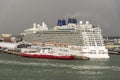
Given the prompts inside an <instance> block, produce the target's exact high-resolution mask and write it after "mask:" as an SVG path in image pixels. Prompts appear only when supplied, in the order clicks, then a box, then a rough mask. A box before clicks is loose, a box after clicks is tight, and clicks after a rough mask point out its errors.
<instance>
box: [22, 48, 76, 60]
mask: <svg viewBox="0 0 120 80" xmlns="http://www.w3.org/2000/svg"><path fill="white" fill-rule="evenodd" d="M21 56H22V57H28V58H43V59H62V60H72V59H74V56H72V55H70V54H61V53H55V52H53V49H52V48H46V47H44V48H41V49H40V51H35V50H33V51H25V52H23V53H21Z"/></svg>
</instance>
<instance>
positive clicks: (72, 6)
mask: <svg viewBox="0 0 120 80" xmlns="http://www.w3.org/2000/svg"><path fill="white" fill-rule="evenodd" d="M71 16H75V17H77V18H78V20H83V21H85V20H89V21H90V22H91V23H93V24H95V25H96V24H97V25H100V27H101V29H102V32H103V35H105V36H106V35H118V36H119V35H120V0H0V33H15V34H19V33H21V32H23V30H24V29H27V28H30V27H32V23H33V22H36V23H40V24H41V22H42V21H45V22H46V24H47V25H48V27H53V26H55V25H56V23H57V19H58V18H63V17H64V18H68V17H71Z"/></svg>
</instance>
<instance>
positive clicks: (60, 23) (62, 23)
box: [57, 19, 66, 26]
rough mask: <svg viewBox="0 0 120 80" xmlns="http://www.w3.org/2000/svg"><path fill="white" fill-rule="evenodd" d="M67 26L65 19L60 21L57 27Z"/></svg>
mask: <svg viewBox="0 0 120 80" xmlns="http://www.w3.org/2000/svg"><path fill="white" fill-rule="evenodd" d="M63 25H66V20H65V19H58V22H57V26H63Z"/></svg>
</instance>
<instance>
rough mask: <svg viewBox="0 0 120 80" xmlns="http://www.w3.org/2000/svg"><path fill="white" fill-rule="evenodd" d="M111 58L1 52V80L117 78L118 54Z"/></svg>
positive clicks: (110, 79)
mask: <svg viewBox="0 0 120 80" xmlns="http://www.w3.org/2000/svg"><path fill="white" fill-rule="evenodd" d="M110 57H111V58H110V59H92V60H52V59H33V58H23V57H20V56H15V55H10V54H5V53H0V80H120V76H119V75H120V55H110Z"/></svg>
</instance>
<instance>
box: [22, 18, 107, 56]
mask: <svg viewBox="0 0 120 80" xmlns="http://www.w3.org/2000/svg"><path fill="white" fill-rule="evenodd" d="M28 30H29V29H28ZM25 34H26V35H25V36H24V40H26V41H28V42H35V41H37V42H42V43H48V42H52V43H61V44H66V45H70V46H73V45H74V46H76V47H77V48H74V49H75V50H77V51H75V52H74V50H73V52H74V53H73V54H74V55H79V56H81V55H82V56H87V57H90V58H109V56H108V51H107V49H106V48H105V46H104V43H103V36H102V34H101V29H100V27H99V26H93V25H92V24H90V23H89V21H86V22H85V24H83V21H80V22H77V19H76V18H69V19H68V22H66V20H65V19H59V20H58V22H57V26H55V27H54V28H53V29H52V30H51V29H48V28H47V26H46V29H45V30H44V29H43V30H39V31H36V32H35V33H34V32H32V33H29V34H28V33H26V32H25ZM70 48H71V49H73V47H70Z"/></svg>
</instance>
